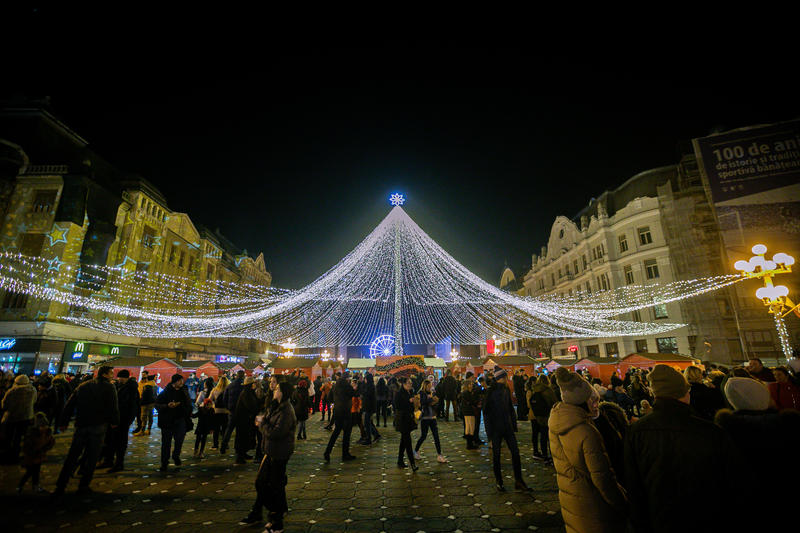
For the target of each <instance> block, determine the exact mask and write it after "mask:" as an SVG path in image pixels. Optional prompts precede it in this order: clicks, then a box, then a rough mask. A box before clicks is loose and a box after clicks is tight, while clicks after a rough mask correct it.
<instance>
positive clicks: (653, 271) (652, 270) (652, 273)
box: [644, 259, 658, 279]
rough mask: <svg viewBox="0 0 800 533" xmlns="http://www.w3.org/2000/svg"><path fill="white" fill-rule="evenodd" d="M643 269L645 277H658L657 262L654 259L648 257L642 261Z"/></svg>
mask: <svg viewBox="0 0 800 533" xmlns="http://www.w3.org/2000/svg"><path fill="white" fill-rule="evenodd" d="M644 270H645V272H647V279H656V278H657V277H658V262H657V261H656V260H655V259H648V260H647V261H645V262H644Z"/></svg>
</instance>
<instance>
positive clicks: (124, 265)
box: [116, 255, 136, 278]
mask: <svg viewBox="0 0 800 533" xmlns="http://www.w3.org/2000/svg"><path fill="white" fill-rule="evenodd" d="M131 264H132V265H133V266H132V267H129V266H128V265H131ZM116 268H118V269H120V270H121V272H120V276H122V277H123V278H124V277H126V276H128V275H129V274H131V273H132V272H133V271H135V270H136V261H134V260H133V259H131V258H130V256H127V255H126V256H125V260H124V261H123V262H122V263H120V264H118V265H116Z"/></svg>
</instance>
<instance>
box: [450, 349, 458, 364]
mask: <svg viewBox="0 0 800 533" xmlns="http://www.w3.org/2000/svg"><path fill="white" fill-rule="evenodd" d="M457 358H458V350H456V349H455V348H453V349H452V350H450V360H451V361H454V360H455V359H457Z"/></svg>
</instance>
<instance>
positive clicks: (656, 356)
mask: <svg viewBox="0 0 800 533" xmlns="http://www.w3.org/2000/svg"><path fill="white" fill-rule="evenodd" d="M633 356H639V357H643V358H645V359H649V360H650V361H653V362H656V363H670V362H680V363H692V362H694V361H697V359H696V358H694V357H689V356H688V355H681V354H677V353H632V354H628V355H626V356H625V357H623V358H622V359H620V361H624V360H625V359H627V358H629V357H633Z"/></svg>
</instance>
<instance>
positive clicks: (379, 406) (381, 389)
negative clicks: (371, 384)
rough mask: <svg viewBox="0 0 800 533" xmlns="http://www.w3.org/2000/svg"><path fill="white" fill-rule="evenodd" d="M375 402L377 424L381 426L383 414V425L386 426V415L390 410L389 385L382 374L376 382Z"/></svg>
mask: <svg viewBox="0 0 800 533" xmlns="http://www.w3.org/2000/svg"><path fill="white" fill-rule="evenodd" d="M375 404H376V406H375V408H376V411H375V421H376V422H377V425H378V426H380V425H381V416H382V417H383V427H386V417H387V415H388V411H389V408H388V405H389V387H388V386H387V385H386V379H384V377H383V376H381V377H380V378H379V379H378V382H377V383H376V384H375ZM376 431H377V429H376Z"/></svg>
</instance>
